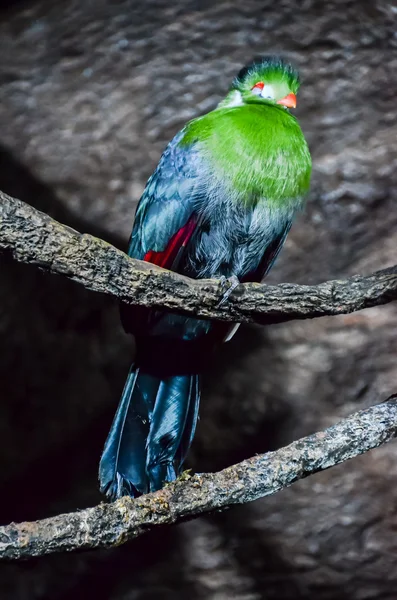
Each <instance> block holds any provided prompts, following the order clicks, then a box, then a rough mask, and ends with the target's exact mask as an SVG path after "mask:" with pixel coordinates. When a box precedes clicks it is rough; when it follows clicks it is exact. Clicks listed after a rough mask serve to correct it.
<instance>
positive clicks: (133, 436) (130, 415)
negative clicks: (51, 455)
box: [99, 366, 200, 500]
mask: <svg viewBox="0 0 397 600" xmlns="http://www.w3.org/2000/svg"><path fill="white" fill-rule="evenodd" d="M199 400H200V390H199V376H198V375H185V374H184V375H172V376H169V377H166V378H162V377H159V376H154V375H149V374H148V373H145V372H142V371H141V370H140V369H139V368H134V366H133V367H132V368H131V370H130V372H129V374H128V377H127V381H126V383H125V386H124V390H123V393H122V396H121V399H120V404H119V406H118V409H117V413H116V416H115V418H114V421H113V424H112V427H111V429H110V432H109V435H108V438H107V440H106V443H105V447H104V450H103V454H102V457H101V462H100V465H99V481H100V487H101V492H103V493H105V494H106V495H107V496H108V497H109V498H110V499H112V500H114V499H116V498H120V497H121V496H125V495H131V496H138V495H140V494H145V493H147V492H149V491H155V490H158V489H160V488H161V487H162V486H163V485H164V482H165V481H172V480H174V479H175V478H176V477H177V476H178V474H179V473H180V471H181V468H182V465H183V462H184V460H185V458H186V454H187V451H188V449H189V446H190V444H191V442H192V440H193V437H194V432H195V429H196V423H197V418H198V408H199Z"/></svg>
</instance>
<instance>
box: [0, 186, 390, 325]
mask: <svg viewBox="0 0 397 600" xmlns="http://www.w3.org/2000/svg"><path fill="white" fill-rule="evenodd" d="M0 249H4V250H8V251H10V252H11V253H12V255H13V257H14V258H15V260H17V261H19V262H24V263H31V264H34V265H36V266H38V267H40V268H41V269H44V270H46V271H48V272H50V273H56V274H58V275H64V276H66V277H68V278H69V279H72V280H73V281H77V282H78V283H81V284H82V285H84V286H85V287H86V288H88V289H90V290H93V291H96V292H103V293H105V294H110V295H112V296H116V297H117V298H119V299H120V300H122V301H124V302H127V303H129V304H137V305H142V306H148V307H156V308H158V307H161V308H164V309H169V310H174V311H179V312H183V313H186V314H190V315H196V316H201V317H205V318H212V319H221V320H226V321H240V322H248V323H249V322H255V323H275V322H281V321H288V320H291V319H307V318H313V317H321V316H325V315H338V314H343V313H350V312H353V311H356V310H360V309H363V308H368V307H370V306H376V305H379V304H385V303H387V302H390V301H392V300H396V299H397V266H394V267H391V268H389V269H384V270H382V271H378V272H376V273H373V274H372V275H368V276H361V275H356V276H354V277H350V278H349V279H347V280H344V281H327V282H325V283H321V284H319V285H314V286H306V285H293V284H288V283H284V284H281V285H276V286H271V285H263V284H255V283H246V284H244V285H240V286H238V288H237V289H236V290H235V291H234V292H233V293H232V294H231V296H230V298H229V299H228V301H227V302H226V303H225V304H223V305H222V306H218V303H219V299H220V290H219V286H218V283H217V282H216V281H214V280H204V279H202V280H192V279H188V278H187V277H183V276H182V275H178V274H176V273H171V272H170V271H166V270H165V269H161V268H160V267H156V266H155V265H151V264H149V263H145V262H143V261H140V260H135V259H132V258H129V257H128V256H127V255H126V254H124V253H123V252H122V251H121V250H118V249H116V248H114V247H113V246H111V245H110V244H107V243H106V242H104V241H102V240H100V239H98V238H95V237H93V236H91V235H87V234H81V233H78V232H77V231H74V230H72V229H70V228H69V227H66V226H65V225H62V224H60V223H58V222H57V221H54V220H53V219H51V217H49V216H48V215H46V214H44V213H42V212H40V211H38V210H36V209H34V208H32V207H31V206H30V205H28V204H25V203H24V202H21V201H20V200H15V199H13V198H11V197H10V196H7V195H6V194H4V193H2V192H0Z"/></svg>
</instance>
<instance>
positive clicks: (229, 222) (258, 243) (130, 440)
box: [99, 56, 311, 499]
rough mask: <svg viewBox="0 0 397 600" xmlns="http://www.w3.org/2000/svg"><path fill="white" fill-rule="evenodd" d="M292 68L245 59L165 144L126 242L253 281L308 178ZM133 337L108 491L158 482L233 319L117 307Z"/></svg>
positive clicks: (179, 453)
mask: <svg viewBox="0 0 397 600" xmlns="http://www.w3.org/2000/svg"><path fill="white" fill-rule="evenodd" d="M298 87H299V79H298V74H297V72H296V70H295V69H294V68H293V67H292V66H291V65H290V64H288V63H287V62H284V61H283V60H282V59H281V58H279V57H273V56H271V57H264V58H261V59H259V60H256V61H255V62H253V63H252V64H249V65H248V66H246V67H245V68H244V69H242V71H240V73H239V74H238V75H237V77H236V78H235V79H234V81H233V83H232V86H231V90H230V91H229V93H228V94H227V96H226V97H225V99H224V100H222V102H220V104H219V105H218V106H217V107H216V108H215V110H213V111H211V112H209V113H208V114H206V115H204V116H202V117H199V118H197V119H194V120H193V121H190V122H189V123H187V124H186V125H185V127H184V128H183V129H182V130H181V131H180V132H179V133H177V135H176V136H175V137H174V139H173V140H172V141H171V142H170V143H169V144H168V146H167V148H166V149H165V151H164V153H163V155H162V157H161V159H160V162H159V164H158V166H157V168H156V170H155V171H154V173H153V175H152V176H151V177H150V178H149V180H148V182H147V184H146V187H145V190H144V192H143V195H142V198H141V200H140V202H139V204H138V207H137V211H136V215H135V222H134V227H133V230H132V234H131V238H130V242H129V246H128V254H129V255H130V256H132V257H134V258H138V259H141V260H145V261H148V262H151V263H153V264H156V265H159V266H161V267H165V268H166V269H170V270H172V271H176V272H178V273H182V274H184V275H187V276H189V277H192V278H218V279H221V280H222V281H223V283H225V281H226V282H229V281H236V280H238V281H240V282H247V281H261V280H262V279H263V278H264V277H265V275H266V274H267V273H268V271H269V269H270V268H271V266H272V265H273V263H274V261H275V259H276V257H277V255H278V253H279V251H280V249H281V247H282V246H283V244H284V241H285V238H286V236H287V234H288V232H289V230H290V227H291V223H292V220H293V218H294V215H295V214H296V212H297V211H298V210H299V209H301V207H302V204H303V201H304V197H305V194H306V192H307V191H308V188H309V181H310V172H311V159H310V153H309V149H308V146H307V143H306V141H305V138H304V137H303V134H302V131H301V129H300V127H299V124H298V122H297V120H296V118H295V117H294V116H293V115H292V114H291V113H290V109H292V108H295V106H296V94H297V92H298ZM121 316H122V321H123V325H124V328H125V330H126V331H127V332H129V333H132V334H133V335H134V336H135V340H136V357H135V361H134V363H133V365H132V367H131V370H130V372H129V375H128V377H127V381H126V384H125V387H124V390H123V393H122V397H121V400H120V404H119V407H118V410H117V413H116V416H115V418H114V421H113V424H112V427H111V430H110V433H109V436H108V438H107V441H106V444H105V448H104V451H103V454H102V458H101V463H100V469H99V478H100V486H101V490H102V491H103V492H104V493H105V494H106V495H107V496H108V497H109V498H111V499H115V498H118V497H120V496H122V495H125V494H129V495H132V496H137V495H140V494H144V493H146V492H149V491H153V490H157V489H159V488H160V487H161V486H162V485H163V484H164V483H165V482H166V481H170V480H173V479H175V478H176V477H177V476H178V474H179V473H180V472H181V468H182V465H183V462H184V460H185V458H186V454H187V451H188V449H189V446H190V444H191V442H192V439H193V436H194V432H195V428H196V422H197V417H198V406H199V398H200V386H199V374H200V372H202V370H203V369H204V368H205V365H206V363H207V362H208V360H210V358H211V355H212V352H213V349H214V348H216V347H218V346H219V344H220V343H221V342H222V341H224V340H226V339H227V338H228V337H230V331H231V330H230V325H228V324H226V323H224V322H214V321H206V320H203V319H195V318H189V317H185V316H182V315H178V314H173V313H169V312H163V311H161V310H151V309H146V308H142V307H128V306H127V307H123V308H122V311H121Z"/></svg>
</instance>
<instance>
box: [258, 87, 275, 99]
mask: <svg viewBox="0 0 397 600" xmlns="http://www.w3.org/2000/svg"><path fill="white" fill-rule="evenodd" d="M260 96H261V98H265V99H266V100H274V98H275V95H274V90H273V88H272V86H271V85H264V86H263V89H262V91H261V93H260Z"/></svg>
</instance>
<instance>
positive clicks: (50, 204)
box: [0, 0, 397, 600]
mask: <svg viewBox="0 0 397 600" xmlns="http://www.w3.org/2000/svg"><path fill="white" fill-rule="evenodd" d="M396 13H397V9H396V7H395V6H394V5H393V4H392V3H391V2H390V1H387V0H377V1H373V2H361V1H360V0H350V1H349V0H343V1H342V0H331V1H329V2H327V3H322V2H316V1H315V0H302V1H298V0H295V1H294V0H279V1H278V2H271V1H270V0H269V1H266V0H262V1H259V0H245V1H244V2H237V0H228V1H220V2H209V1H208V0H207V1H202V2H199V1H195V0H186V1H185V2H183V1H181V0H175V1H174V2H173V3H168V2H166V1H165V0H135V1H132V0H107V1H105V0H95V1H93V0H79V1H77V0H57V1H54V0H19V1H16V0H14V2H12V1H9V2H7V5H4V3H3V5H2V9H1V12H0V56H1V61H0V131H1V138H0V145H1V147H0V189H2V190H4V191H5V192H8V193H9V194H11V195H15V196H16V197H18V198H21V199H22V200H25V201H26V202H29V203H30V204H32V205H34V206H35V207H37V208H39V209H40V210H44V211H46V212H48V213H49V214H51V215H52V216H53V217H55V218H57V219H59V220H61V221H63V222H64V223H66V224H68V225H70V226H72V227H75V228H76V229H79V230H80V231H86V232H89V233H93V234H95V235H99V236H101V237H103V238H105V239H107V240H109V241H111V242H112V243H114V244H116V245H118V246H119V247H122V248H125V245H126V242H127V239H128V236H129V233H130V229H131V225H132V221H133V215H134V210H135V204H136V201H137V200H138V199H139V196H140V194H141V192H142V190H143V187H144V184H145V181H146V179H147V177H148V176H149V175H150V173H151V172H152V170H153V168H154V167H155V165H156V163H157V160H158V158H159V156H160V153H161V151H162V149H163V148H164V146H165V144H166V143H167V141H168V140H169V139H170V138H171V137H172V136H173V135H174V133H175V132H176V131H177V130H178V129H179V128H180V127H181V126H182V125H183V124H184V123H185V122H186V120H188V119H190V118H192V117H194V116H196V115H199V114H200V113H203V112H206V111H208V110H210V109H212V108H213V107H214V106H215V105H216V103H217V102H218V101H219V99H220V98H221V97H222V96H223V95H224V93H225V92H226V90H227V87H228V85H229V83H230V81H231V79H232V77H233V76H234V74H235V73H236V71H237V70H238V69H239V68H240V66H242V65H243V64H244V63H246V62H247V61H248V60H250V59H251V58H252V57H253V56H254V55H257V54H260V53H262V54H263V53H268V52H269V51H271V52H280V53H282V54H284V55H286V56H288V57H289V58H290V59H291V60H293V61H294V63H295V64H296V65H297V66H298V67H299V69H300V71H301V75H302V82H303V84H302V88H301V92H300V94H299V105H298V109H297V112H296V114H297V116H298V118H299V120H300V122H301V124H302V128H303V130H304V132H305V134H306V136H307V139H308V141H309V144H310V147H311V150H312V154H313V161H314V173H313V183H312V191H311V195H310V198H309V202H308V207H307V210H306V211H305V213H304V214H302V216H301V217H300V218H299V219H298V221H297V222H296V223H295V225H294V227H293V229H292V232H291V234H290V237H289V238H288V241H287V244H286V246H285V249H284V250H283V252H282V255H281V257H280V258H279V260H278V262H277V265H276V267H275V268H274V270H273V271H272V273H271V276H270V277H269V280H271V281H272V282H280V281H293V282H301V283H315V282H320V281H323V280H325V279H328V278H331V277H332V278H342V277H345V276H347V275H350V274H352V273H356V272H363V273H364V272H370V271H371V270H374V269H377V268H383V267H386V266H390V265H392V264H393V263H395V262H396V260H395V248H396V243H397V230H396V225H397V210H396V199H397V198H396V196H397V191H396V189H397V186H396V183H397V109H396V93H397V53H396V50H397V37H396V33H395V25H396ZM396 337H397V309H396V306H394V305H388V306H384V307H380V308H374V309H369V310H366V311H363V312H360V313H357V314H353V315H351V316H345V317H333V318H324V319H319V320H314V321H312V322H310V321H307V322H292V323H287V324H282V325H277V326H272V327H268V328H255V327H246V328H242V329H241V330H240V332H239V334H238V335H237V336H236V337H235V338H234V340H233V341H232V342H231V343H230V344H229V345H228V346H227V347H225V348H224V350H223V352H222V353H220V355H219V357H218V360H217V363H216V364H214V365H213V368H212V372H211V373H209V374H208V375H207V376H206V379H205V385H204V387H205V392H204V399H203V402H202V411H201V421H200V424H199V428H198V432H197V436H196V440H195V442H194V445H193V450H192V453H191V461H190V464H191V466H192V467H193V468H194V469H197V470H199V471H203V470H207V469H208V470H215V469H219V468H221V467H223V466H225V465H228V464H231V463H233V462H235V461H237V460H240V459H242V458H244V457H247V456H249V455H252V454H253V453H255V452H263V451H265V450H267V449H269V448H275V447H278V446H280V445H282V444H285V443H288V442H289V441H291V440H292V439H296V438H297V437H299V436H302V435H305V434H308V433H310V432H313V431H316V430H318V429H320V428H322V427H326V426H328V425H330V424H332V423H334V422H335V421H337V420H338V419H340V418H341V417H343V416H345V415H347V414H349V413H351V412H353V411H355V410H357V409H360V408H363V407H365V406H368V405H370V404H374V403H376V402H378V401H381V400H382V399H385V398H386V397H387V396H388V395H389V394H391V393H392V392H396V391H397V374H396V367H395V363H396V354H395V347H396ZM0 343H1V351H0V354H1V360H0V382H1V386H0V400H1V402H0V487H1V496H0V498H1V500H0V520H1V522H2V523H7V522H9V521H11V520H14V521H18V520H21V519H36V518H41V517H45V516H50V515H53V514H56V513H58V512H61V511H73V510H75V509H77V508H83V507H86V506H89V505H93V504H95V503H98V502H99V501H100V500H101V497H100V495H99V493H98V491H97V481H96V473H97V463H98V459H99V456H100V453H101V449H102V445H103V442H104V439H105V437H106V434H107V431H108V428H109V425H110V422H111V419H112V417H113V413H114V410H115V407H116V404H117V402H118V397H119V394H120V391H121V388H122V385H123V382H124V377H125V375H126V372H127V369H128V366H129V362H130V359H131V356H132V352H133V347H132V342H131V340H130V339H128V338H127V337H126V336H125V334H124V333H123V331H122V328H121V326H120V324H119V319H118V307H117V304H116V303H115V302H113V301H112V300H110V299H108V298H105V297H102V296H100V295H95V294H92V293H89V292H86V291H85V290H84V289H82V288H81V287H79V286H77V285H74V284H73V283H71V282H67V281H64V280H62V279H57V278H56V277H50V276H47V275H44V274H42V273H40V272H38V271H37V270H35V269H34V268H31V267H28V266H25V265H17V264H14V263H13V262H12V261H11V260H9V258H7V257H6V256H3V257H1V258H0ZM396 503H397V446H396V444H393V443H392V444H390V445H388V446H386V447H384V448H381V449H379V450H377V451H374V452H372V453H370V454H368V455H366V456H363V457H361V458H359V459H355V460H353V461H351V462H349V463H347V464H345V465H343V466H340V467H337V468H334V469H332V470H330V471H329V472H325V473H323V474H321V475H317V476H314V477H311V478H309V479H307V480H305V481H301V482H299V483H298V484H296V485H294V486H293V487H292V488H290V489H289V490H286V491H284V492H282V493H280V494H278V495H277V496H274V497H269V498H266V499H264V500H261V501H258V502H256V503H254V504H252V505H249V506H244V507H241V508H237V509H233V510H231V511H229V512H227V513H224V514H222V515H214V516H211V517H206V518H201V519H199V520H197V521H194V522H191V523H187V524H184V525H183V526H179V527H174V528H170V529H164V530H162V531H159V532H153V533H151V534H150V535H148V536H146V537H144V538H142V539H140V540H137V541H136V542H133V543H130V544H128V545H126V546H124V547H121V548H119V549H116V550H111V551H106V552H105V551H101V552H91V553H83V554H75V555H60V556H51V557H48V558H43V559H40V560H34V561H29V562H25V563H20V564H2V565H1V566H0V597H1V598H7V599H10V600H25V599H29V600H30V599H33V600H38V599H51V600H63V599H65V600H66V599H69V598H74V600H77V599H79V598H91V597H93V598H96V599H97V600H101V599H104V600H105V599H107V598H109V599H111V600H149V599H160V598H161V599H166V600H168V599H171V598H172V599H181V600H182V599H185V598H189V599H190V598H191V599H197V600H198V599H202V598H203V599H204V598H205V599H211V600H227V599H229V598H233V599H234V598H236V599H238V600H259V599H262V598H263V599H277V600H295V599H300V598H302V599H309V600H315V599H316V600H333V599H338V600H343V599H349V600H370V599H375V598H376V599H379V598H382V599H384V600H392V599H395V598H396V597H397V593H396V584H397V538H396V529H397V504H396Z"/></svg>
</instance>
